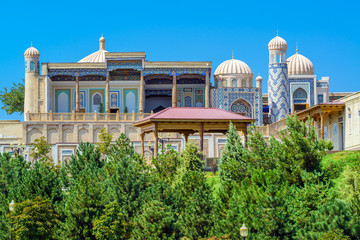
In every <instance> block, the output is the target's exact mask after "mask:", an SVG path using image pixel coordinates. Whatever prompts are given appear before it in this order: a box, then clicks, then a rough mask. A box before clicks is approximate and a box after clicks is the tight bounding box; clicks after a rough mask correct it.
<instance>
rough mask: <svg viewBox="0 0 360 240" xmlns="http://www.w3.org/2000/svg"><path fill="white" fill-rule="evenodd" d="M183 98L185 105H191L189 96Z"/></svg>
mask: <svg viewBox="0 0 360 240" xmlns="http://www.w3.org/2000/svg"><path fill="white" fill-rule="evenodd" d="M184 100H185V107H191V97H190V96H186V97H185V99H184Z"/></svg>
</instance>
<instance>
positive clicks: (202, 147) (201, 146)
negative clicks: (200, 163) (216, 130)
mask: <svg viewBox="0 0 360 240" xmlns="http://www.w3.org/2000/svg"><path fill="white" fill-rule="evenodd" d="M199 135H200V150H201V152H203V151H204V123H202V124H201V130H200V132H199Z"/></svg>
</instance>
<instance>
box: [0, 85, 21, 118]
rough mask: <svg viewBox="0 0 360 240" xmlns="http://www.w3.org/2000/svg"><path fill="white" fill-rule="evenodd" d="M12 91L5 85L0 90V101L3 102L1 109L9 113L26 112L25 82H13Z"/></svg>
mask: <svg viewBox="0 0 360 240" xmlns="http://www.w3.org/2000/svg"><path fill="white" fill-rule="evenodd" d="M13 84H14V85H13V86H12V87H11V88H10V91H8V90H7V88H6V87H5V88H4V89H3V90H2V91H0V101H1V103H2V107H1V109H3V110H5V112H6V113H7V114H13V113H15V112H18V113H20V114H22V113H23V112H24V96H25V86H24V84H23V83H13Z"/></svg>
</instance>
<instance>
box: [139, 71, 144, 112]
mask: <svg viewBox="0 0 360 240" xmlns="http://www.w3.org/2000/svg"><path fill="white" fill-rule="evenodd" d="M139 98H140V99H139V112H140V113H143V112H144V105H145V81H144V76H143V71H141V72H140V96H139Z"/></svg>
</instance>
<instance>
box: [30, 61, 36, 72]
mask: <svg viewBox="0 0 360 240" xmlns="http://www.w3.org/2000/svg"><path fill="white" fill-rule="evenodd" d="M30 71H35V63H34V61H31V62H30Z"/></svg>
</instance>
